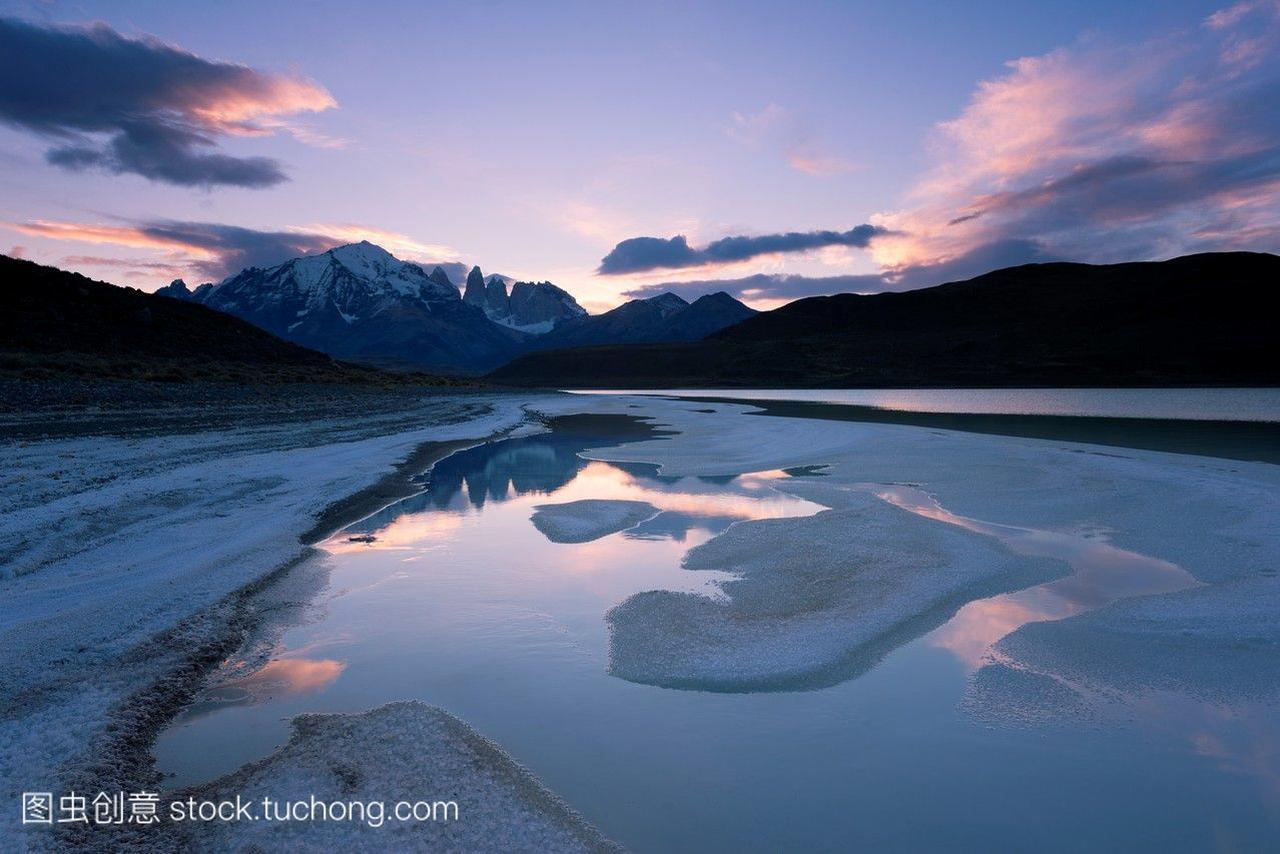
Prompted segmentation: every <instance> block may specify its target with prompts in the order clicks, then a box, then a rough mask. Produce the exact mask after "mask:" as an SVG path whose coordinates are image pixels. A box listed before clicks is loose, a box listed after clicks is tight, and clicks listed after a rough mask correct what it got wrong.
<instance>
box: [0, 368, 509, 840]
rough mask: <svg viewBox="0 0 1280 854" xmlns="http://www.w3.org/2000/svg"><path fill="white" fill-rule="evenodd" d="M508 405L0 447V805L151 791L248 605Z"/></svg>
mask: <svg viewBox="0 0 1280 854" xmlns="http://www.w3.org/2000/svg"><path fill="white" fill-rule="evenodd" d="M328 393H329V394H332V393H333V392H332V391H330V392H328ZM525 402H526V400H525V399H516V398H514V397H509V396H502V395H490V396H478V395H461V396H450V395H441V394H426V395H417V396H399V397H396V398H394V399H388V398H376V397H374V398H371V397H366V396H361V397H360V399H359V400H356V401H347V403H349V404H351V406H352V407H355V408H356V409H357V410H358V411H359V412H360V414H359V415H358V416H357V414H356V412H355V411H352V412H345V411H343V408H342V407H338V411H337V414H336V415H334V416H332V417H323V413H325V412H328V411H330V410H331V409H332V408H331V407H326V406H324V405H323V402H315V401H312V402H311V403H315V405H308V406H305V407H300V408H299V410H300V411H293V412H289V411H288V409H289V407H288V406H281V405H279V404H277V405H276V406H268V405H261V404H260V405H257V406H256V407H250V408H249V409H248V411H246V410H245V409H243V408H241V409H239V410H238V411H230V412H228V411H221V412H219V413H216V414H211V413H209V412H207V411H206V410H205V409H204V408H203V407H196V408H195V409H194V410H192V411H190V412H188V411H187V410H186V409H185V408H184V407H183V406H182V405H177V406H166V407H165V408H164V413H165V417H164V418H162V419H159V421H158V423H156V424H152V426H151V429H147V430H139V429H136V428H134V429H129V430H125V431H120V430H118V429H116V418H115V416H114V415H113V416H111V417H109V418H107V419H105V420H104V421H102V422H98V421H95V418H94V414H93V413H83V412H82V413H80V414H79V415H78V416H77V417H75V418H68V419H66V420H68V421H70V422H71V425H70V427H69V428H67V429H52V430H51V429H50V428H49V427H48V426H47V425H48V423H49V421H48V418H49V416H48V415H47V413H38V414H36V415H34V416H32V417H30V418H27V419H25V421H24V423H25V424H26V425H27V427H26V428H24V429H14V430H7V431H6V433H5V436H6V437H8V438H6V440H5V441H4V443H3V444H4V453H5V457H6V460H7V461H8V462H9V464H10V466H11V468H10V473H11V474H10V476H8V477H6V478H5V479H4V482H3V487H2V488H0V509H2V512H3V522H0V557H2V558H3V563H0V567H2V569H0V590H2V594H0V647H2V648H3V649H4V650H5V654H4V656H3V658H2V659H0V796H2V797H3V798H4V799H5V800H6V802H9V803H17V801H18V798H19V795H20V793H21V792H23V791H50V792H69V791H72V790H75V791H80V792H83V791H92V792H97V791H140V790H154V789H155V787H156V785H157V782H158V781H157V780H156V779H155V776H154V772H152V770H151V765H150V755H149V746H150V740H151V738H153V737H154V734H155V732H156V731H157V730H158V729H159V727H161V726H163V725H164V724H165V723H166V722H167V721H168V719H169V718H170V717H171V716H172V715H173V714H174V712H175V711H176V710H177V709H178V708H180V707H181V705H182V704H183V703H185V702H187V701H188V699H189V698H190V697H191V696H192V694H193V693H194V691H195V690H196V689H197V688H198V687H199V685H200V682H201V680H202V679H203V677H204V675H205V674H206V673H208V672H209V671H210V670H212V668H213V667H215V666H216V665H217V663H218V662H219V661H221V660H222V659H223V658H224V657H225V656H226V655H228V654H230V653H231V652H233V651H234V650H235V649H236V648H237V647H238V646H239V645H240V643H241V642H242V641H243V640H244V638H245V636H246V635H247V634H248V633H249V632H251V631H252V630H253V629H254V626H255V623H256V622H258V621H259V619H260V618H261V614H259V613H258V612H257V611H256V609H255V606H254V602H255V597H256V596H257V595H258V594H260V593H261V591H262V590H263V589H264V588H265V587H267V586H269V585H270V583H271V582H272V581H273V580H274V579H275V578H277V577H279V576H280V575H281V574H282V573H284V572H286V571H287V570H288V569H289V568H290V567H291V566H293V565H295V564H296V563H297V562H298V561H299V560H300V559H302V558H303V557H305V556H306V555H307V554H309V553H310V549H309V547H308V546H307V545H306V544H305V543H306V541H310V540H314V539H315V538H316V537H317V536H318V535H319V534H320V533H321V532H322V531H323V530H324V529H325V528H326V527H328V528H330V529H331V528H332V526H336V525H338V524H341V523H342V522H343V521H347V520H350V519H352V518H358V516H359V515H361V514H363V513H367V512H371V511H372V510H375V509H377V507H378V506H380V504H381V503H385V500H392V499H394V497H396V496H397V495H399V494H404V493H405V492H407V491H409V490H412V489H413V488H415V487H413V485H412V484H410V483H408V481H407V479H406V477H407V475H409V474H411V473H416V472H417V471H421V470H422V469H424V468H426V467H427V466H429V465H430V463H431V462H432V461H433V459H434V458H436V457H438V456H439V455H441V454H443V453H446V452H447V451H448V450H449V449H450V448H452V447H455V446H456V445H457V443H460V442H461V443H467V442H477V441H483V440H485V439H486V438H489V437H491V436H494V435H498V434H501V433H503V432H505V431H509V430H511V429H513V428H516V427H518V426H519V425H521V424H523V423H526V422H527V413H526V412H525V410H524V409H523V405H524V403H525ZM374 403H382V404H383V405H384V406H383V408H378V407H376V406H372V405H371V404H374ZM282 409H283V410H285V411H284V413H282V412H281V410H282ZM55 421H56V419H55ZM197 421H198V422H199V423H200V424H205V425H207V424H208V423H210V422H213V425H214V426H212V427H209V426H204V427H195V426H193V424H195V423H196V422H197ZM142 423H147V422H146V419H142ZM34 425H44V426H40V427H38V428H36V427H35V426H34ZM95 425H97V427H96V428H95ZM175 425H176V426H175ZM384 499H385V500H384ZM353 514H354V515H353ZM24 838H25V839H26V841H27V842H28V843H29V844H31V845H33V846H36V847H39V846H47V847H57V844H60V843H55V841H54V840H55V836H54V835H53V834H49V833H45V834H32V833H28V834H26V835H25V837H24ZM63 841H67V840H63Z"/></svg>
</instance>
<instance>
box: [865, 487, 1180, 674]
mask: <svg viewBox="0 0 1280 854" xmlns="http://www.w3.org/2000/svg"><path fill="white" fill-rule="evenodd" d="M859 488H860V489H863V490H865V491H868V492H871V493H873V494H875V495H876V496H878V497H879V498H881V499H883V500H884V501H888V502H889V503H890V504H893V505H894V506H896V507H901V508H902V509H904V510H908V511H910V512H912V513H915V514H916V515H919V516H924V517H926V518H929V519H936V520H938V521H939V522H946V523H947V524H950V525H958V526H959V527H962V528H965V529H967V530H970V531H975V532H977V533H980V534H986V535H988V536H991V537H995V538H996V539H998V540H1000V542H1002V543H1003V544H1004V545H1005V546H1007V547H1008V548H1009V549H1010V550H1011V551H1014V552H1017V553H1018V554H1023V555H1028V556H1030V557H1046V558H1054V559H1057V560H1061V561H1065V562H1066V563H1067V564H1068V565H1069V566H1070V567H1071V569H1072V573H1071V575H1068V576H1067V577H1065V578H1060V579H1058V580H1056V581H1050V582H1048V583H1047V584H1039V585H1036V586H1035V587H1029V588H1027V589H1026V590H1019V591H1017V592H1015V593H1006V594H1003V595H1000V596H993V597H991V598H988V599H979V600H975V601H973V602H969V603H968V604H966V605H965V606H964V607H962V608H961V609H960V610H959V611H958V612H957V613H956V615H955V616H954V617H952V618H951V620H950V621H948V622H947V623H946V625H944V626H942V627H940V628H938V629H937V630H935V631H934V632H933V633H932V634H931V635H930V638H929V639H930V642H932V643H933V644H934V645H936V646H939V647H942V648H944V649H947V650H949V651H951V652H952V653H953V654H954V655H955V656H956V658H958V659H959V660H960V661H961V662H962V663H963V664H964V665H965V666H966V667H967V668H968V669H969V670H970V672H972V671H975V670H977V669H978V668H979V667H981V666H982V664H983V663H984V662H985V661H986V660H987V659H988V658H989V657H990V656H991V655H992V647H993V646H994V645H995V643H996V641H998V640H1000V639H1001V638H1003V637H1004V636H1005V635H1007V634H1009V633H1010V632H1012V631H1014V630H1015V629H1018V628H1019V627H1021V626H1024V625H1026V624H1027V623H1033V622H1042V621H1045V620H1061V619H1063V618H1065V617H1071V616H1074V615H1076V614H1080V613H1084V612H1085V611H1092V610H1095V609H1097V608H1101V607H1102V606H1103V605H1106V604H1107V603H1109V602H1114V601H1115V600H1117V599H1125V598H1129V597H1132V596H1151V595H1154V594H1157V593H1172V592H1174V591H1177V590H1186V589H1187V588H1189V587H1196V586H1199V584H1200V582H1198V581H1196V579H1195V577H1194V576H1192V575H1191V573H1189V572H1187V571H1186V570H1185V569H1182V568H1181V567H1179V566H1177V565H1175V564H1172V563H1170V562H1169V561H1167V560H1160V559H1159V558H1154V557H1149V556H1147V555H1142V554H1137V553H1136V552H1130V551H1125V550H1124V549H1120V548H1116V547H1115V546H1113V545H1111V544H1109V543H1107V542H1105V541H1103V540H1099V539H1095V538H1091V537H1087V536H1081V535H1077V534H1067V533H1062V532H1058V531H1042V530H1037V529H1035V528H1021V527H1017V526H1015V525H997V524H994V523H991V522H983V521H980V520H978V519H970V518H968V517H965V516H957V515H956V514H954V513H951V512H949V511H947V510H945V509H944V508H943V507H941V506H940V505H939V504H938V502H937V501H936V500H935V499H934V498H933V496H931V495H929V494H928V493H927V492H925V491H924V490H922V489H920V488H918V487H915V486H907V485H902V484H860V485H859Z"/></svg>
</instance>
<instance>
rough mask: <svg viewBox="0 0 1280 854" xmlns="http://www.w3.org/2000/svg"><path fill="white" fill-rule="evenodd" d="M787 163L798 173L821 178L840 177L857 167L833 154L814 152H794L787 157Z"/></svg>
mask: <svg viewBox="0 0 1280 854" xmlns="http://www.w3.org/2000/svg"><path fill="white" fill-rule="evenodd" d="M787 163H788V164H790V166H791V168H792V169H795V170H796V171H797V172H803V173H804V174H806V175H814V176H817V177H821V176H823V175H839V174H841V173H844V172H852V171H853V170H854V169H856V168H857V165H856V164H854V163H853V162H852V161H850V160H845V159H844V158H843V157H836V156H834V155H831V154H820V153H817V152H813V151H793V152H791V154H790V155H789V156H788V157H787Z"/></svg>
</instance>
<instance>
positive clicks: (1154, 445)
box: [679, 396, 1280, 464]
mask: <svg viewBox="0 0 1280 854" xmlns="http://www.w3.org/2000/svg"><path fill="white" fill-rule="evenodd" d="M679 399H680V400H685V401H690V402H700V403H739V404H749V405H751V406H755V407H757V408H759V409H761V410H763V411H762V412H758V413H751V414H753V415H764V416H780V417H789V418H813V419H819V420H827V421H863V422H868V423H874V424H902V425H907V426H914V427H932V428H936V429H940V430H957V431H960V432H964V433H985V434H990V435H997V436H1013V437H1017V438H1023V439H1047V440H1056V441H1062V442H1083V443H1086V444H1091V445H1105V446H1108V447H1115V448H1133V449H1136V450H1144V451H1163V452H1166V453H1173V454H1193V455H1196V456H1202V457H1218V458H1221V459H1229V460H1243V461H1250V462H1263V463H1272V464H1277V463H1280V423H1275V422H1266V421H1206V420H1194V421H1193V420H1183V419H1175V418H1113V417H1100V416H1090V415H999V414H979V413H949V412H908V411H904V410H896V409H878V408H876V407H872V406H857V405H852V404H841V403H810V402H807V401H792V400H762V399H759V398H750V397H727V396H706V397H692V396H691V397H683V396H682V397H680V398H679Z"/></svg>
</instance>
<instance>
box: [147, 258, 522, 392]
mask: <svg viewBox="0 0 1280 854" xmlns="http://www.w3.org/2000/svg"><path fill="white" fill-rule="evenodd" d="M183 292H186V294H185V296H184V293H183ZM162 293H164V295H166V296H173V297H177V298H180V299H190V300H192V301H195V302H199V303H202V304H203V305H207V306H209V307H210V308H215V309H218V310H219V311H225V312H227V313H228V314H234V315H236V316H237V317H241V318H244V319H245V320H248V321H249V322H251V323H253V324H255V325H257V326H260V327H262V328H263V329H266V330H267V331H268V332H273V333H275V334H276V335H279V336H280V337H281V338H284V339H286V340H289V341H293V342H295V343H298V344H302V345H303V346H306V347H311V348H313V349H316V350H321V351H323V352H325V353H329V354H331V355H334V356H338V357H342V358H349V359H362V360H368V361H375V362H382V363H392V364H393V363H400V364H406V365H415V366H418V367H423V368H429V369H433V370H445V371H463V372H479V371H484V370H488V369H490V368H493V367H496V366H497V365H500V364H502V363H503V362H505V361H507V360H508V359H510V358H511V357H512V356H514V355H515V354H516V353H517V352H519V350H520V349H521V347H520V343H521V340H522V337H523V336H522V335H521V334H520V333H519V332H515V331H513V330H511V329H507V328H504V327H502V326H499V325H497V324H495V323H493V322H491V321H490V320H489V319H488V318H487V317H486V316H485V313H484V312H483V311H482V310H480V309H478V308H476V307H474V306H471V305H468V304H466V303H464V302H463V301H462V298H461V296H460V294H459V293H458V289H457V288H456V287H455V286H454V285H453V283H452V282H451V281H450V280H449V277H448V275H447V274H446V273H445V271H444V270H443V269H441V268H439V267H437V268H435V269H434V270H432V271H431V273H430V274H428V273H426V272H424V271H423V269H422V268H421V267H419V266H418V265H417V264H411V263H409V262H406V261H401V260H399V259H398V258H396V257H395V256H393V255H392V254H391V253H390V252H387V251H386V250H385V249H383V248H381V247H380V246H375V245H374V244H372V243H369V242H367V241H362V242H360V243H353V244H349V245H347V246H339V247H337V248H335V249H330V250H329V251H328V252H323V253H320V254H317V255H306V256H303V257H301V258H294V259H293V260H291V261H286V262H285V263H283V264H280V265H278V266H276V267H270V268H265V269H264V268H260V267H250V268H249V269H247V270H243V271H242V272H240V273H237V274H236V275H234V276H232V277H230V278H228V279H225V280H224V281H222V282H219V283H218V284H216V285H213V286H211V287H206V286H203V285H202V286H201V287H200V288H197V289H196V290H195V291H194V292H189V291H187V288H186V285H185V283H182V282H181V281H180V280H179V281H178V282H174V283H173V284H171V285H169V286H168V287H167V288H163V289H162Z"/></svg>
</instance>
